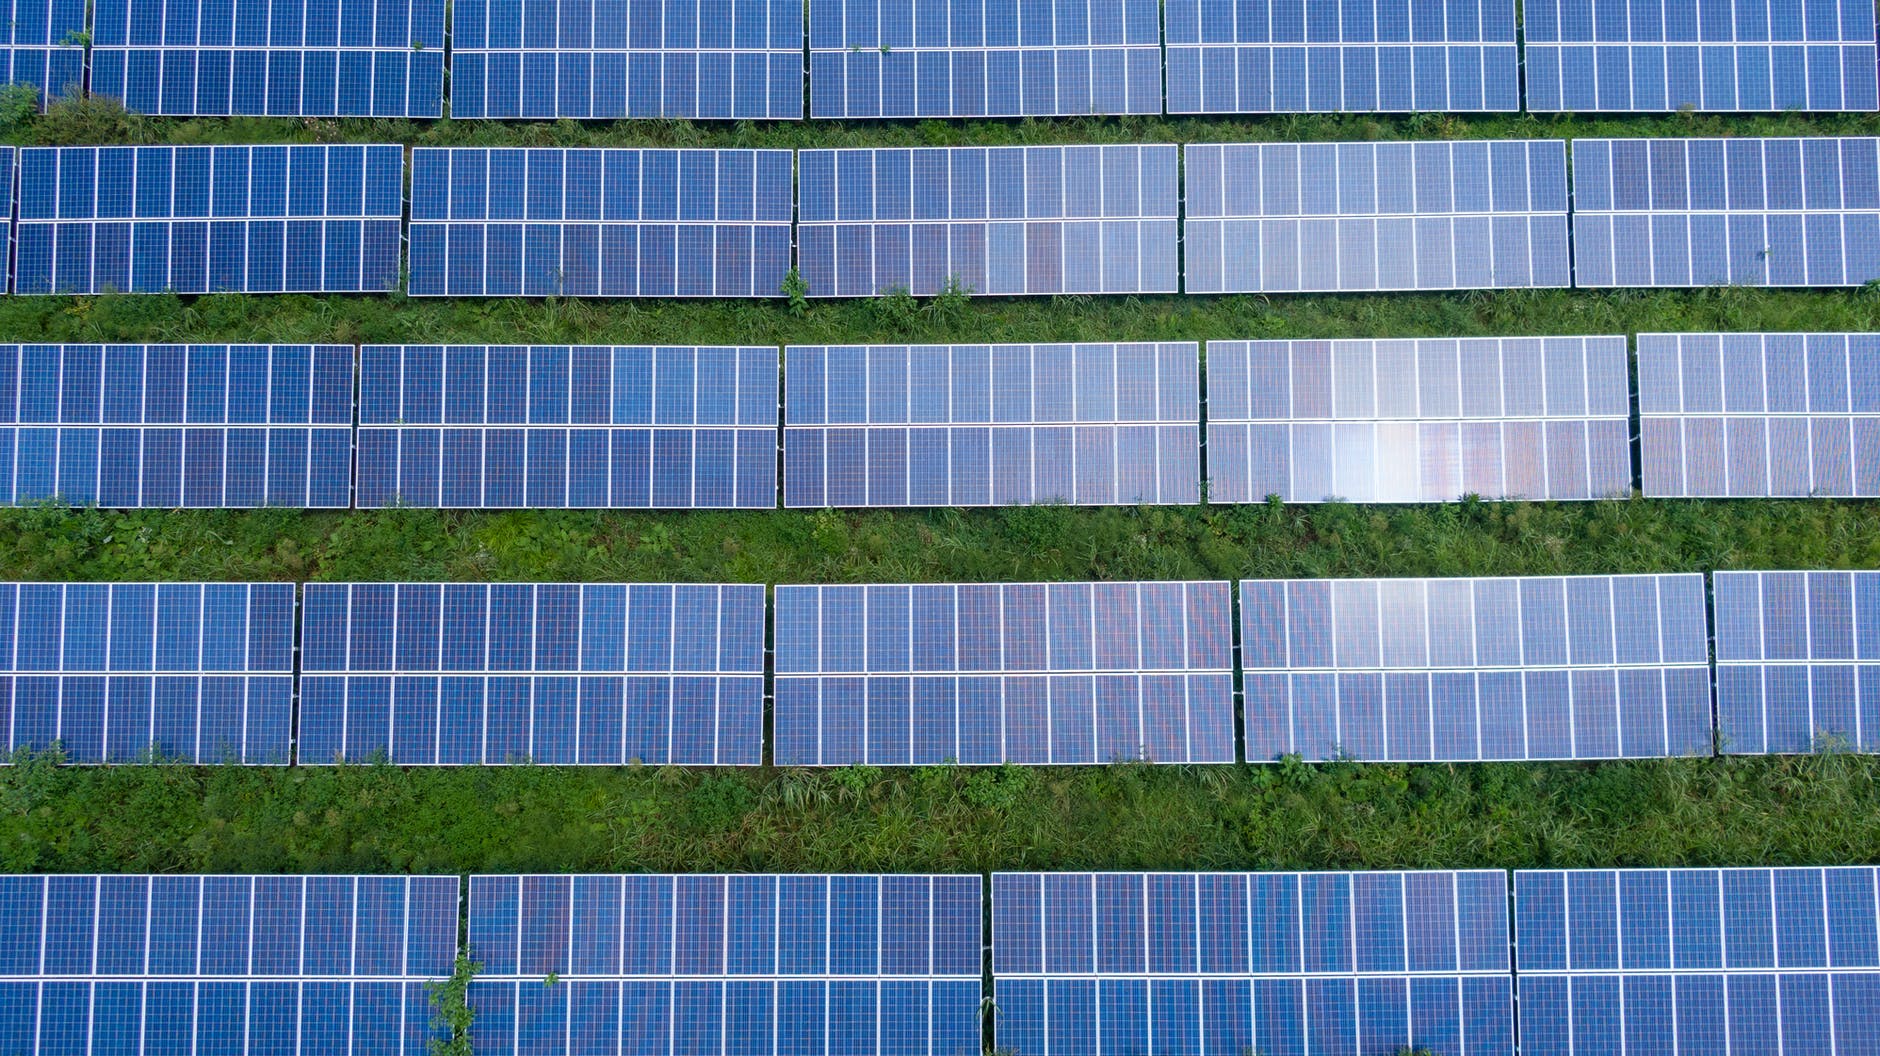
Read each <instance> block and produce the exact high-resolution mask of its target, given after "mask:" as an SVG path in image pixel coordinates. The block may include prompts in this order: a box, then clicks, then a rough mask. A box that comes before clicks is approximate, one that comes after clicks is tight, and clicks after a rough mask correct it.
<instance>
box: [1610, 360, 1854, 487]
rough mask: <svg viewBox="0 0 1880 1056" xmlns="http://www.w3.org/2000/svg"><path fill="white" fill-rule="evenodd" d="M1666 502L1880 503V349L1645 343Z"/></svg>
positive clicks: (1649, 482) (1644, 397)
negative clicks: (1823, 498) (1799, 499)
mask: <svg viewBox="0 0 1880 1056" xmlns="http://www.w3.org/2000/svg"><path fill="white" fill-rule="evenodd" d="M1638 388H1639V434H1640V444H1639V449H1640V455H1641V462H1642V464H1643V467H1644V477H1643V481H1644V490H1645V494H1646V495H1648V496H1654V497H1660V496H1663V497H1673V498H1676V497H1699V496H1703V497H1724V496H1769V495H1788V496H1807V495H1831V496H1840V497H1849V498H1852V497H1861V498H1873V497H1875V496H1880V337H1877V336H1875V335H1873V334H1640V335H1638Z"/></svg>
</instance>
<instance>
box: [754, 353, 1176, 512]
mask: <svg viewBox="0 0 1880 1056" xmlns="http://www.w3.org/2000/svg"><path fill="white" fill-rule="evenodd" d="M1199 355H1200V350H1199V348H1198V346H1196V344H1195V343H1194V342H1168V343H1164V344H1121V345H1108V344H1103V345H1099V344H1080V345H1068V344H1064V345H912V346H907V345H871V346H861V345H847V346H829V347H824V346H819V345H809V346H802V345H793V346H791V347H790V348H789V349H788V350H787V351H786V353H785V359H786V370H787V373H788V377H787V379H786V382H787V383H786V385H785V392H786V393H787V395H788V399H789V406H788V407H787V408H786V414H785V422H786V428H785V429H784V434H783V445H784V484H783V487H784V505H786V506H796V507H801V506H986V505H997V506H1005V505H1018V504H1029V503H1047V502H1064V503H1076V504H1082V505H1111V504H1136V503H1192V502H1195V501H1196V500H1197V498H1198V497H1199V491H1200V489H1199V479H1200V469H1199V467H1198V465H1197V463H1198V461H1199V453H1198V451H1197V449H1196V439H1197V436H1198V430H1199V427H1200V419H1201V410H1200V396H1199V393H1198V392H1197V391H1196V385H1197V374H1198V360H1199Z"/></svg>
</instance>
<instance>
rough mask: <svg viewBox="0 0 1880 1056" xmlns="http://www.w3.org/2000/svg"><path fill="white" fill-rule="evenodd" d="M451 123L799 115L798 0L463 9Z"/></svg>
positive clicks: (454, 32)
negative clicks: (480, 119) (470, 119)
mask: <svg viewBox="0 0 1880 1056" xmlns="http://www.w3.org/2000/svg"><path fill="white" fill-rule="evenodd" d="M450 48H451V60H450V113H451V116H452V117H458V118H464V117H522V118H553V117H577V118H590V117H591V118H623V117H632V118H651V117H666V118H692V119H707V118H725V119H737V120H747V119H755V120H761V119H764V118H772V119H778V120H797V119H800V118H801V117H802V116H803V2H802V0H720V2H717V3H703V4H701V3H697V2H695V0H613V2H608V3H594V2H592V0H529V2H527V3H515V2H510V0H457V2H456V3H455V4H453V5H452V10H451V42H450Z"/></svg>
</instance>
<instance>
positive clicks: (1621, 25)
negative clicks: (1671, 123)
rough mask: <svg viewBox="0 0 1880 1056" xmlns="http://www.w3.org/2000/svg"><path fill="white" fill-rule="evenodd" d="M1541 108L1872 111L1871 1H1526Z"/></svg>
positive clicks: (1534, 99)
mask: <svg viewBox="0 0 1880 1056" xmlns="http://www.w3.org/2000/svg"><path fill="white" fill-rule="evenodd" d="M1522 29H1523V30H1524V34H1525V44H1524V49H1523V57H1524V59H1525V62H1526V66H1527V108H1528V109H1529V110H1531V111H1536V112H1540V111H1558V110H1571V111H1580V112H1586V111H1601V110H1604V111H1615V110H1660V111H1669V110H1679V111H1689V110H1872V109H1874V108H1875V106H1876V102H1877V101H1876V95H1875V89H1874V74H1875V66H1874V9H1873V5H1872V4H1868V3H1864V2H1862V0H1838V2H1837V0H1825V2H1801V0H1775V2H1773V3H1772V2H1769V0H1717V2H1713V3H1705V4H1692V3H1687V2H1681V0H1537V2H1530V3H1526V4H1523V5H1522Z"/></svg>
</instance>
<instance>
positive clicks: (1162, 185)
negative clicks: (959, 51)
mask: <svg viewBox="0 0 1880 1056" xmlns="http://www.w3.org/2000/svg"><path fill="white" fill-rule="evenodd" d="M799 157H800V161H801V164H802V178H801V180H800V181H799V186H800V207H799V215H798V221H799V222H798V226H797V238H798V240H799V242H800V243H801V246H800V249H799V252H798V261H799V267H800V268H801V269H802V274H803V280H804V281H805V282H806V283H807V284H808V285H809V294H810V296H812V297H872V296H875V295H876V294H882V293H889V292H892V291H895V290H905V291H907V292H909V293H912V294H915V295H916V296H922V297H925V296H930V295H933V294H936V293H939V292H941V291H942V290H943V289H946V288H947V287H948V285H949V284H954V285H957V286H959V287H963V288H964V289H966V290H969V291H971V292H973V293H979V294H994V295H1019V294H1044V293H1174V292H1175V290H1176V265H1175V245H1176V239H1177V233H1176V215H1177V208H1178V206H1177V202H1176V197H1177V193H1176V181H1177V174H1176V168H1177V165H1176V161H1177V159H1176V153H1175V148H1174V147H1172V146H1113V147H991V148H986V147H921V148H915V149H911V150H899V149H887V148H882V149H867V150H805V151H802V152H801V154H800V156H799Z"/></svg>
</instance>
